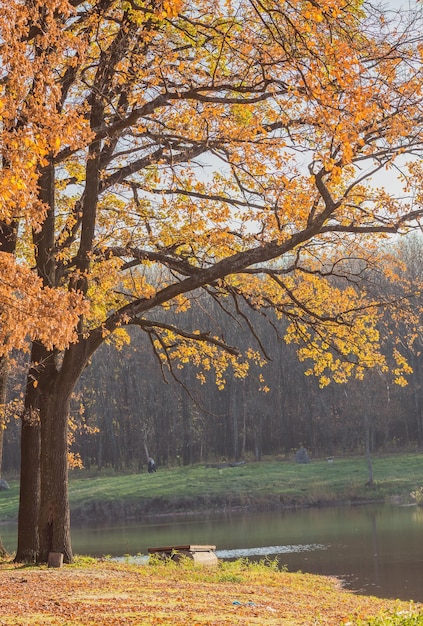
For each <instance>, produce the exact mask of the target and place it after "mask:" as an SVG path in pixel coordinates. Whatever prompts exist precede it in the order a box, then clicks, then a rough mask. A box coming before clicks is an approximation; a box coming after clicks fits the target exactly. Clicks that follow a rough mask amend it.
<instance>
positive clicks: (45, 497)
mask: <svg viewBox="0 0 423 626" xmlns="http://www.w3.org/2000/svg"><path fill="white" fill-rule="evenodd" d="M68 415H69V396H68V395H67V394H64V393H63V391H62V389H61V387H60V385H56V386H55V387H54V388H53V390H52V392H51V393H50V394H48V397H46V401H45V403H44V406H43V407H41V410H40V418H41V501H40V516H39V537H40V550H39V555H38V562H40V563H45V562H47V560H48V555H49V552H59V553H62V554H63V561H64V562H65V563H71V562H72V560H73V555H72V546H71V537H70V510H69V496H68V437H67V433H68Z"/></svg>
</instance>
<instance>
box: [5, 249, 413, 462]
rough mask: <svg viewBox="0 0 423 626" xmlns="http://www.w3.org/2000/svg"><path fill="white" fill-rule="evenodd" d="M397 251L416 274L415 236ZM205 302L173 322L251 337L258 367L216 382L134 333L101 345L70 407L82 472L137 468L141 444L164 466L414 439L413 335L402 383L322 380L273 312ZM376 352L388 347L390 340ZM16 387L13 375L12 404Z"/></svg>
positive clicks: (395, 446)
mask: <svg viewBox="0 0 423 626" xmlns="http://www.w3.org/2000/svg"><path fill="white" fill-rule="evenodd" d="M395 248H396V251H397V256H398V257H400V258H401V259H402V260H403V262H404V264H405V269H404V275H405V276H406V277H407V278H408V280H410V281H411V282H413V281H415V280H416V278H417V277H418V276H416V273H417V274H420V273H421V272H422V271H423V245H422V241H421V238H420V237H412V238H408V239H405V240H402V241H401V242H400V244H399V245H398V246H395ZM383 290H384V292H385V293H386V295H388V294H389V291H395V290H396V286H395V285H394V284H393V283H389V282H387V281H386V282H385V283H384V285H383ZM203 300H204V301H202V302H201V306H198V303H197V306H196V305H195V303H194V302H193V304H192V307H190V309H189V311H188V312H186V313H185V314H182V319H180V320H179V323H181V324H182V325H186V324H187V323H188V322H189V323H190V324H191V325H192V324H193V320H192V319H190V320H187V319H185V318H186V317H189V318H192V317H193V316H196V317H197V319H196V322H198V323H199V324H200V325H204V323H205V317H206V316H207V318H208V319H210V318H213V320H214V324H215V325H216V326H218V327H219V328H220V329H221V331H222V334H223V335H224V336H225V337H227V338H230V340H231V343H236V345H237V346H238V347H239V349H240V350H242V351H246V350H247V349H248V348H251V345H252V344H254V343H257V342H260V344H261V347H262V348H263V350H264V352H265V354H266V356H267V360H266V362H265V363H264V364H263V365H261V366H260V365H255V366H252V367H251V371H250V372H249V375H248V376H247V377H245V378H241V379H240V378H236V377H235V376H234V375H233V374H232V375H228V376H227V379H226V381H225V384H224V386H222V387H221V388H220V389H219V388H218V386H217V385H216V380H215V379H213V376H212V375H211V374H209V375H208V376H207V380H206V382H205V383H204V381H203V380H202V379H199V378H198V376H197V374H198V369H197V368H196V367H195V366H194V365H193V364H192V363H187V364H185V365H184V367H183V368H178V367H177V366H176V365H174V366H173V367H172V368H168V367H166V368H164V367H163V363H161V362H160V360H159V359H158V358H157V355H155V354H154V351H152V350H151V349H150V346H149V345H148V342H147V341H146V340H145V339H144V340H143V338H142V337H140V336H139V335H138V334H136V333H132V336H131V343H130V344H129V345H128V346H125V348H124V349H121V350H118V349H117V347H116V346H115V345H113V344H109V345H107V344H106V345H103V346H102V347H101V349H100V350H98V352H97V353H96V354H95V355H94V357H93V359H92V362H91V364H90V367H89V368H87V369H86V370H85V372H84V373H83V375H82V376H81V380H80V382H79V384H78V386H77V388H76V390H75V393H74V396H73V399H72V404H71V416H72V444H71V447H70V449H71V451H72V453H73V454H75V455H76V458H77V459H78V463H80V464H82V465H83V467H85V468H89V469H90V468H96V469H98V470H101V469H102V468H103V467H104V468H106V467H111V468H114V469H115V470H126V471H146V462H147V451H149V453H150V454H152V455H153V456H154V457H155V459H156V462H158V464H159V465H162V466H166V465H177V464H180V465H189V464H193V463H208V462H210V463H211V462H215V461H217V460H219V461H221V460H230V461H232V460H234V461H239V460H245V459H256V460H260V459H261V458H262V457H263V456H265V455H284V456H288V457H289V456H292V455H293V451H295V450H296V449H297V448H298V447H299V446H300V445H301V444H302V445H304V446H306V448H308V450H309V452H310V453H311V454H314V455H327V456H333V455H337V454H339V455H340V454H357V453H359V454H363V453H364V452H365V450H366V437H367V436H369V438H370V450H371V452H387V451H395V450H399V449H404V448H405V449H420V448H421V447H422V446H423V403H422V389H423V371H422V366H421V351H422V348H423V345H422V338H421V337H420V336H419V337H416V338H415V339H414V341H413V344H412V346H409V347H407V346H406V345H405V343H404V342H403V341H401V344H402V351H403V355H404V357H405V358H406V360H407V362H408V363H409V364H410V371H409V373H408V374H407V376H406V379H404V381H400V382H401V384H396V383H395V379H394V378H395V377H394V376H393V375H392V372H389V371H383V370H381V369H380V368H379V369H376V370H369V371H368V372H367V373H366V375H365V377H364V380H354V379H350V380H348V381H347V382H346V383H345V384H334V383H332V384H330V385H327V386H325V387H321V385H319V380H318V379H317V378H316V377H315V376H306V375H305V371H306V369H307V365H306V364H305V363H302V362H301V361H299V359H298V355H297V349H296V347H295V346H293V345H289V344H287V343H286V342H284V341H283V338H282V336H283V328H282V327H281V326H280V327H279V329H278V330H279V334H280V336H279V337H278V336H277V335H276V333H275V328H274V324H275V323H276V319H273V320H269V319H266V318H265V317H264V316H263V315H261V314H256V315H255V316H253V317H252V318H251V317H250V322H251V324H252V327H253V328H252V329H248V328H245V327H243V326H242V325H240V324H239V323H234V321H233V320H231V319H230V318H229V317H228V316H227V315H224V314H222V312H221V310H220V309H219V307H218V306H216V304H215V303H214V302H213V301H211V300H209V299H207V298H203ZM421 305H422V301H421V297H420V296H416V297H415V298H413V300H412V306H411V308H412V309H413V310H414V312H415V314H416V315H417V317H420V309H421ZM409 313H410V312H409V311H407V315H409ZM271 322H273V324H272V323H271ZM285 328H286V326H285ZM381 332H383V333H384V335H385V336H386V337H387V338H389V337H392V339H391V340H389V339H387V341H386V342H385V343H389V342H390V343H391V344H395V342H396V339H398V337H402V335H400V332H401V329H399V328H398V324H396V323H395V321H394V320H393V319H392V318H391V317H389V318H388V319H387V325H384V326H383V328H381ZM402 332H403V333H404V329H402ZM385 348H386V349H387V352H391V351H392V345H391V346H387V345H385ZM388 348H389V349H388ZM403 383H404V384H403ZM405 383H406V384H405ZM21 392H22V389H21V388H20V386H19V381H18V380H17V381H16V385H15V386H14V397H12V398H10V401H11V402H12V404H13V403H14V402H16V401H17V400H18V397H19V393H21ZM19 430H20V422H19V420H14V421H13V420H12V422H11V424H10V425H9V428H8V430H7V431H6V436H5V451H4V470H5V471H6V472H16V471H18V470H19V464H20V452H19ZM77 465H78V464H77Z"/></svg>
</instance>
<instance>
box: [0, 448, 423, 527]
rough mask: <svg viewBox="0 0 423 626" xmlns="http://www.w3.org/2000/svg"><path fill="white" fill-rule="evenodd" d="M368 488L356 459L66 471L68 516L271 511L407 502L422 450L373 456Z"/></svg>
mask: <svg viewBox="0 0 423 626" xmlns="http://www.w3.org/2000/svg"><path fill="white" fill-rule="evenodd" d="M373 466H374V485H373V486H368V485H367V481H368V473H367V464H366V460H365V459H364V458H363V457H352V458H343V459H335V460H334V462H333V463H328V462H327V460H326V459H322V460H313V461H312V462H311V463H310V464H308V465H299V464H296V463H293V462H292V461H286V460H269V461H263V462H260V463H254V462H252V463H246V464H245V465H240V466H236V467H223V468H216V467H206V466H194V467H178V468H169V469H168V468H159V470H158V472H157V473H156V474H147V473H143V474H116V473H103V472H91V473H90V472H87V471H86V470H78V471H74V472H72V473H71V480H70V501H71V510H72V515H73V519H75V520H89V519H103V520H104V519H107V518H108V517H113V519H114V520H116V519H119V518H120V519H124V518H129V517H135V518H138V517H144V516H146V515H152V514H160V513H170V512H178V511H183V512H189V511H200V510H210V511H211V510H230V509H236V508H239V507H243V508H246V509H251V510H254V509H256V510H257V509H260V510H264V509H271V508H282V507H295V506H298V507H300V506H322V505H329V504H334V503H339V502H366V501H379V502H383V501H395V502H410V501H411V497H410V493H411V492H412V491H414V490H416V489H418V488H419V487H421V486H423V455H420V454H398V455H389V456H383V457H375V458H374V459H373ZM10 485H11V490H9V491H0V521H2V520H12V519H16V518H17V510H18V482H17V481H16V480H15V481H14V480H11V481H10Z"/></svg>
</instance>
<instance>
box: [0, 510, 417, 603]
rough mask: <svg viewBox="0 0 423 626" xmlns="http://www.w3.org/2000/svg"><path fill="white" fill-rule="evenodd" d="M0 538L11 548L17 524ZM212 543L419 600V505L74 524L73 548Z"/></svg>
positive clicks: (100, 550) (226, 551)
mask: <svg viewBox="0 0 423 626" xmlns="http://www.w3.org/2000/svg"><path fill="white" fill-rule="evenodd" d="M0 532H1V536H2V539H3V542H4V543H5V545H6V547H7V548H8V549H9V550H10V551H12V552H13V551H14V550H15V549H16V526H14V525H12V524H5V525H2V526H1V528H0ZM183 544H211V545H216V552H217V555H218V557H219V558H222V559H226V558H230V559H232V558H239V557H248V558H250V559H259V558H260V559H263V558H265V557H269V558H272V559H274V558H277V560H278V562H279V564H280V565H281V566H286V567H287V568H288V570H289V571H292V572H295V571H298V570H301V571H303V572H310V573H316V574H326V575H334V576H338V577H339V578H341V579H342V580H343V582H344V585H345V586H346V587H347V588H349V589H352V590H354V591H358V592H360V593H363V594H371V595H375V596H379V597H383V598H399V599H402V600H415V601H419V602H423V509H422V508H419V507H416V506H408V507H401V506H391V505H365V506H364V505H363V506H349V507H348V506H345V507H330V508H322V509H301V510H296V511H283V512H264V513H236V514H235V513H234V514H231V515H229V514H226V515H207V516H193V515H190V516H180V515H179V516H169V517H168V516H164V517H161V518H155V519H149V520H146V521H144V522H131V523H119V524H116V525H114V526H104V525H103V526H101V525H98V524H96V525H93V524H90V525H85V526H83V527H78V526H73V527H72V545H73V550H74V552H75V554H88V555H92V556H103V555H110V556H122V555H137V554H144V555H145V554H147V550H148V548H149V547H159V546H170V545H183Z"/></svg>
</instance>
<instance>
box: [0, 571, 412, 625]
mask: <svg viewBox="0 0 423 626" xmlns="http://www.w3.org/2000/svg"><path fill="white" fill-rule="evenodd" d="M0 581H1V585H0V589H1V592H0V624H1V625H2V626H6V625H7V626H9V625H22V626H23V625H25V626H34V625H43V626H51V625H54V626H56V625H59V624H60V625H61V626H71V625H83V626H94V625H95V626H103V625H104V626H106V625H107V626H113V625H120V624H132V625H135V624H136V625H141V626H143V625H146V626H149V625H159V624H177V625H181V626H182V625H183V626H188V625H189V626H196V625H198V626H199V625H202V626H203V625H209V626H212V625H213V626H218V625H219V626H220V625H228V626H241V625H242V626H250V625H251V626H253V625H256V624H257V625H260V626H267V625H268V626H271V625H272V626H280V625H283V626H288V625H295V626H300V625H306V626H312V625H318V624H325V625H333V626H338V625H340V624H344V625H345V624H368V623H370V622H369V620H371V618H374V617H379V616H382V615H383V616H386V618H387V621H386V622H385V619H383V621H380V622H379V621H378V623H387V624H388V623H389V624H393V623H400V622H401V623H406V622H407V623H408V619H407V616H411V615H413V614H415V613H417V612H418V611H419V610H420V611H422V610H423V606H419V605H417V604H413V603H407V602H400V601H393V600H382V599H378V598H374V597H366V596H358V595H355V594H353V593H350V592H347V591H344V590H341V588H340V586H339V583H338V581H337V580H336V579H333V578H327V577H320V576H313V575H309V574H291V573H286V572H278V571H275V570H274V569H273V568H272V567H265V566H264V565H254V566H252V565H248V564H246V563H244V562H237V563H224V564H220V565H219V566H218V567H217V568H214V569H212V568H199V567H193V566H192V565H191V564H190V563H185V564H183V565H181V564H173V563H171V564H160V563H157V564H153V565H141V566H140V565H138V566H137V565H132V564H128V563H125V564H120V563H113V562H110V561H103V562H101V561H89V562H88V563H87V562H82V561H81V560H80V561H77V562H76V564H75V565H72V566H64V567H63V568H61V569H53V568H50V569H47V568H46V567H39V568H35V567H18V566H15V565H13V564H11V563H10V562H9V563H3V564H0ZM389 616H391V617H389ZM395 616H398V617H395ZM404 619H405V620H406V622H405V621H403V620H404ZM391 620H392V621H391ZM397 620H399V621H397ZM415 623H417V622H415ZM419 623H420V622H419Z"/></svg>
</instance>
